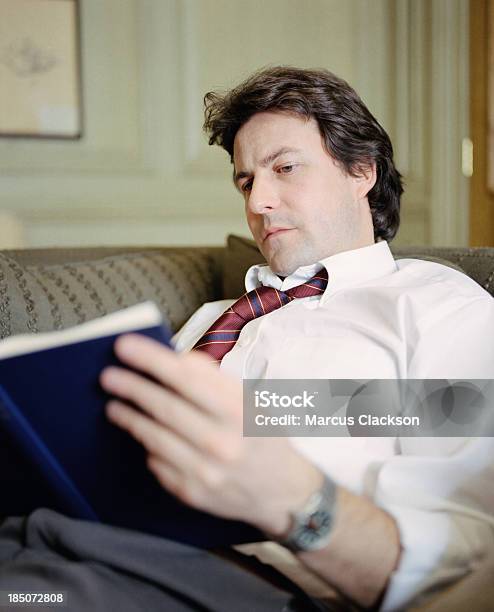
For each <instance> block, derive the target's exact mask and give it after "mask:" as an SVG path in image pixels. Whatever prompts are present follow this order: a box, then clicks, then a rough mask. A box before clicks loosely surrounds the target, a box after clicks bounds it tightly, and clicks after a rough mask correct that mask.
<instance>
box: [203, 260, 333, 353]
mask: <svg viewBox="0 0 494 612" xmlns="http://www.w3.org/2000/svg"><path fill="white" fill-rule="evenodd" d="M327 284H328V273H327V271H326V269H325V268H323V269H322V270H321V271H320V272H318V273H317V274H316V275H315V276H313V277H312V278H311V279H309V280H308V281H307V282H306V283H303V284H302V285H298V286H297V287H292V288H291V289H288V290H287V291H279V290H278V289H274V288H273V287H257V288H256V289H253V290H252V291H249V292H248V293H244V295H242V297H240V298H239V299H238V300H237V301H236V302H235V303H234V304H232V305H231V306H230V308H228V309H227V310H226V311H225V312H224V313H223V314H222V315H221V316H220V317H219V319H217V320H216V321H215V322H214V323H213V325H211V327H210V328H209V329H208V330H207V331H206V333H205V334H204V335H203V336H202V338H201V339H200V340H198V341H197V342H196V344H195V345H194V347H193V348H194V349H196V350H201V351H204V352H206V353H208V354H209V355H210V356H211V357H212V358H213V359H214V360H215V361H217V362H220V361H221V359H223V357H224V355H225V354H226V353H227V352H228V351H229V350H231V349H232V348H233V346H234V345H235V343H236V341H237V339H238V337H239V335H240V331H241V329H242V328H243V327H244V325H245V324H246V323H248V322H249V321H252V320H253V319H257V317H262V316H263V315H265V314H268V313H270V312H272V311H273V310H277V309H278V308H281V307H282V306H285V304H288V302H291V301H292V300H293V299H295V298H304V297H310V296H312V295H320V294H321V293H324V290H325V289H326V287H327Z"/></svg>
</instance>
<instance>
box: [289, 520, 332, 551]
mask: <svg viewBox="0 0 494 612" xmlns="http://www.w3.org/2000/svg"><path fill="white" fill-rule="evenodd" d="M330 531H331V514H330V513H329V512H326V511H324V510H318V511H316V512H314V513H313V514H311V516H310V519H309V521H308V523H307V525H304V526H301V527H300V529H299V530H298V531H297V533H296V534H295V536H294V538H293V540H294V544H295V546H296V547H297V548H299V549H301V550H311V549H313V548H314V546H315V545H317V546H316V548H317V547H319V546H321V547H322V546H323V545H324V544H325V539H326V536H327V535H328V534H329V532H330Z"/></svg>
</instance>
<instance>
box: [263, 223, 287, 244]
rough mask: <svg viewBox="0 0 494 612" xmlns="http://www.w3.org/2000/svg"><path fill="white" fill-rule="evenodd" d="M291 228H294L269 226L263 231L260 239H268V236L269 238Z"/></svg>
mask: <svg viewBox="0 0 494 612" xmlns="http://www.w3.org/2000/svg"><path fill="white" fill-rule="evenodd" d="M292 229H294V228H293V227H270V228H269V229H267V230H265V231H264V232H263V234H262V241H263V242H264V241H266V240H268V239H269V238H271V237H272V236H276V235H278V234H281V233H284V232H289V231H290V230H292Z"/></svg>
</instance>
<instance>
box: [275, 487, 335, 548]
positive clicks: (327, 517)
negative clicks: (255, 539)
mask: <svg viewBox="0 0 494 612" xmlns="http://www.w3.org/2000/svg"><path fill="white" fill-rule="evenodd" d="M335 509H336V485H335V483H334V482H333V480H332V479H331V478H330V477H329V476H326V475H324V481H323V483H322V486H321V487H320V488H319V489H318V490H317V491H316V492H315V493H313V494H312V495H311V496H310V497H309V499H308V500H307V502H306V503H305V504H304V507H303V508H302V509H301V510H299V511H298V512H294V513H292V524H291V526H290V530H289V532H288V533H287V534H285V536H284V537H283V539H281V540H279V543H280V544H282V545H283V546H285V547H286V548H288V549H290V550H291V551H293V552H301V551H310V550H319V549H321V548H324V547H325V546H326V544H327V543H328V542H329V540H330V539H331V533H332V530H333V522H334V514H335Z"/></svg>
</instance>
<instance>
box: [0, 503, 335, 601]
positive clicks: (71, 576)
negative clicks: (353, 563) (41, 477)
mask: <svg viewBox="0 0 494 612" xmlns="http://www.w3.org/2000/svg"><path fill="white" fill-rule="evenodd" d="M236 555H237V553H235V551H230V552H228V553H227V554H226V556H227V557H232V558H233V561H234V562H232V559H228V558H224V556H218V555H217V554H213V553H212V552H208V551H205V550H200V549H196V548H193V547H191V546H186V545H183V544H180V543H177V542H173V541H170V540H164V539H162V538H157V537H154V536H150V535H147V534H142V533H138V532H134V531H128V530H124V529H119V528H116V527H110V526H108V525H101V524H96V523H89V522H85V521H78V520H73V519H69V518H67V517H65V516H63V515H61V514H58V513H56V512H53V511H51V510H46V509H39V510H36V511H35V512H33V513H32V514H31V515H29V516H27V517H11V518H8V519H6V520H5V521H4V522H3V524H2V525H1V526H0V592H2V591H3V592H4V593H3V597H5V592H11V593H15V592H29V593H47V592H51V593H57V592H63V593H64V594H65V596H66V606H65V610H67V611H70V612H99V611H101V612H112V611H115V612H116V611H122V612H138V611H140V612H153V611H165V612H185V611H191V610H204V611H206V610H207V611H210V612H273V611H279V612H282V611H284V612H289V611H307V612H313V611H322V610H328V609H334V608H332V607H328V606H327V604H325V603H324V602H321V601H319V600H315V599H312V598H310V597H308V596H307V595H305V594H304V593H303V591H301V590H300V589H299V588H298V587H297V586H296V585H295V584H293V582H291V581H290V580H288V579H287V578H285V577H284V576H283V575H282V574H280V573H279V572H277V571H276V570H275V569H274V568H271V567H270V566H267V565H265V564H262V563H260V562H259V561H257V559H255V558H254V557H247V556H245V555H240V553H238V557H237V559H236V560H237V561H238V562H235V556H236ZM241 566H244V567H241ZM5 609H7V610H8V609H10V608H9V607H8V606H7V607H1V606H0V610H5ZM12 609H14V608H13V607H12ZM15 609H17V608H15ZM26 609H30V610H36V609H39V610H46V609H47V607H46V606H44V607H36V606H33V605H31V606H30V607H29V608H26ZM52 609H54V608H52ZM58 609H59V610H60V612H63V610H64V607H60V608H58ZM338 609H341V608H338Z"/></svg>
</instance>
